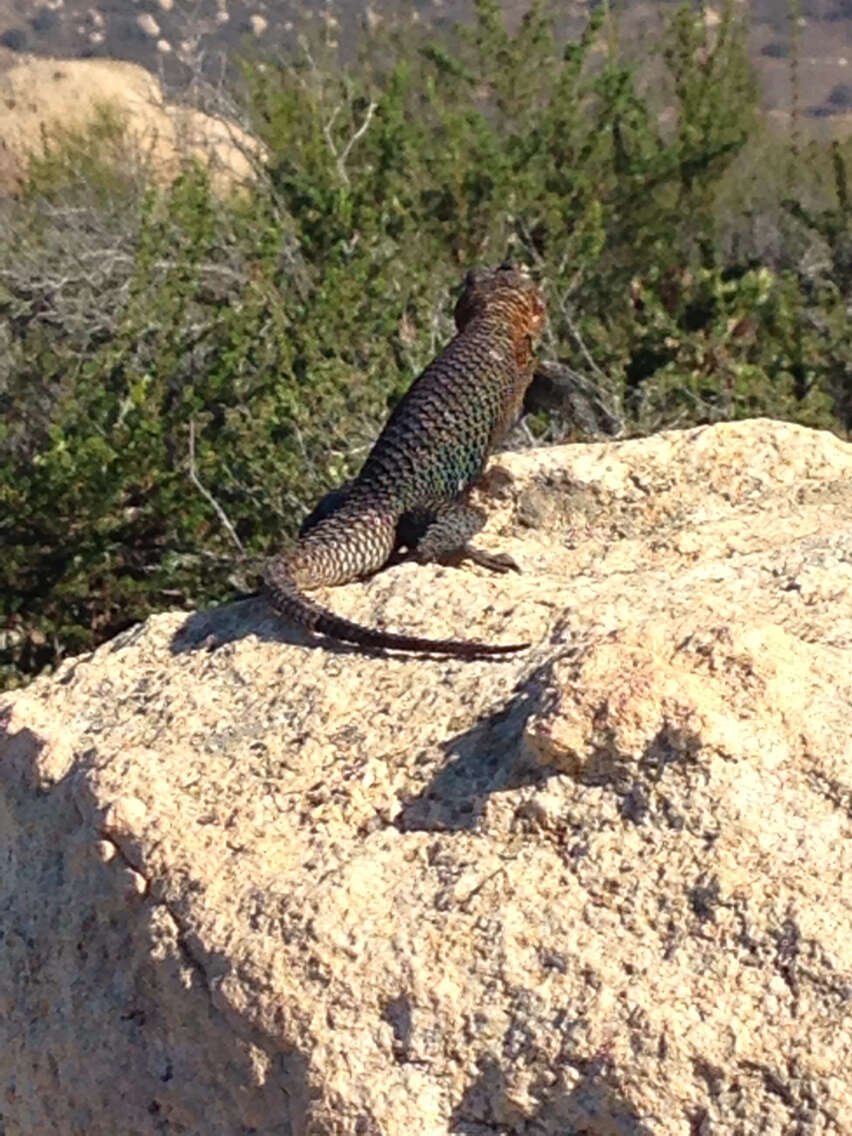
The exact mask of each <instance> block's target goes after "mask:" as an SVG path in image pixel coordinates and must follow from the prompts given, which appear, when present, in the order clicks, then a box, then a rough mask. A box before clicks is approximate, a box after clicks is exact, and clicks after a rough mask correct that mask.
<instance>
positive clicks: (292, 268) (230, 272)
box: [0, 0, 852, 683]
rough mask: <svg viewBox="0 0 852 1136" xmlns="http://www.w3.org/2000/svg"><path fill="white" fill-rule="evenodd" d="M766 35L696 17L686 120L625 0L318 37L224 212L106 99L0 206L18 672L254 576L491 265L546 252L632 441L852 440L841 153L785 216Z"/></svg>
mask: <svg viewBox="0 0 852 1136" xmlns="http://www.w3.org/2000/svg"><path fill="white" fill-rule="evenodd" d="M745 38H746V37H745V35H744V33H743V30H742V28H741V27H740V25H739V24H738V20H737V17H736V16H735V14H734V12H733V10H732V9H730V8H729V9H728V10H727V12H726V13H725V16H724V18H723V20H722V23H721V24H720V25H719V26H718V27H717V28H715V29H713V30H712V32H711V31H708V29H707V28H706V26H705V24H704V23H703V22H702V21H701V19H700V18H699V14H697V13H696V12H695V11H694V9H692V8H685V9H683V10H680V11H678V12H676V13H675V14H674V15H673V17H672V19H671V21H670V24H669V29H668V32H667V37H666V41H665V50H664V58H665V62H666V67H667V71H666V77H665V84H666V86H665V91H664V92H663V97H664V100H665V103H666V113H665V114H663V115H660V114H659V113H658V110H657V109H655V108H656V107H657V106H658V103H659V98H660V92H659V91H657V92H654V91H648V90H646V89H645V88H644V87H643V83H642V81H641V79H640V69H639V68H638V65H637V64H636V63H631V62H627V61H626V60H625V58H624V57H623V56H622V55H620V54H619V52H618V51H617V50H616V45H615V44H614V36H613V29H612V26H606V25H605V22H604V9H603V8H598V9H596V10H595V12H593V14H592V15H591V17H590V20H589V23H588V25H587V27H586V29H585V31H584V32H583V34H582V35H581V36H580V37H579V38H578V39H577V40H576V41H573V42H570V43H562V42H560V41H559V39H558V37H557V36H556V34H555V32H554V29H553V25H552V22H551V19H550V18H549V15H548V14H547V12H546V11H545V10H544V8H543V7H541V6H534V7H533V8H531V10H530V11H529V13H528V14H527V16H526V17H525V18H524V20H523V21H522V22H521V24H520V26H519V27H518V29H517V30H516V31H514V32H510V31H508V30H507V28H506V26H505V25H504V23H503V20H502V17H501V15H500V5H499V4H498V2H497V0H477V3H476V19H475V21H474V23H473V24H472V25H471V26H470V27H468V28H464V29H459V30H457V31H456V32H454V33H447V34H446V35H444V36H443V37H435V36H432V37H426V36H423V35H416V34H415V32H413V31H412V30H411V29H409V30H406V31H400V30H399V29H395V30H394V29H392V30H390V31H385V32H383V33H382V34H381V35H373V36H372V37H371V38H370V39H369V40H368V41H367V42H365V45H364V51H363V53H362V56H361V58H359V60H358V61H357V62H356V63H354V64H353V65H352V66H350V67H348V68H342V67H341V65H340V63H339V61H338V60H337V59H336V57H334V56H333V54H332V53H331V52H330V50H329V49H328V47H327V45H323V44H322V43H320V42H308V41H307V40H303V41H302V43H301V46H300V51H299V55H298V57H297V58H296V59H294V60H292V61H290V62H288V63H286V64H271V63H268V62H267V63H263V62H251V63H248V62H247V63H245V64H244V66H243V70H242V79H241V82H240V86H239V91H238V92H237V95H238V97H239V99H240V101H241V105H242V108H243V114H244V116H245V118H246V120H247V122H248V123H249V124H250V125H251V127H252V129H253V130H254V132H255V134H256V135H258V136H259V137H260V138H261V139H262V141H263V142H264V144H265V146H266V147H267V150H268V154H269V160H268V162H267V165H266V168H265V171H263V172H262V173H261V174H260V175H259V178H258V182H257V184H256V185H255V186H254V187H253V188H251V189H250V190H248V191H247V192H246V193H245V194H243V195H241V196H236V197H234V198H231V199H229V200H222V199H218V198H217V197H216V196H215V195H214V193H213V192H212V190H211V185H210V181H209V178H208V176H207V174H206V173H205V171H204V170H203V169H202V168H201V167H200V166H198V165H196V164H192V163H188V164H187V166H186V168H185V170H184V172H183V174H182V175H181V176H180V177H179V178H178V179H177V181H175V182H174V183H173V184H172V185H171V186H170V187H168V188H167V189H158V188H157V187H156V186H155V185H154V183H153V181H152V180H151V179H150V178H149V177H148V176H146V171H145V168H144V164H141V165H140V163H139V161H138V160H137V159H135V158H134V157H133V155H132V154H130V153H129V152H128V151H127V149H126V137H125V131H124V130H123V127H122V124H121V123H119V122H117V121H116V120H115V119H114V118H112V117H111V116H110V114H109V113H107V112H104V113H103V114H102V115H101V116H100V117H99V118H98V119H97V120H96V122H95V123H94V124H93V126H92V127H91V128H90V130H89V131H86V132H83V133H77V134H72V133H67V132H66V133H65V134H63V135H62V136H61V137H57V138H55V139H53V141H52V144H51V145H50V146H49V147H48V149H47V151H46V154H45V156H44V157H43V158H41V159H39V160H38V161H35V162H34V163H33V165H32V167H31V170H30V177H29V181H28V183H27V185H26V186H25V187H24V190H23V192H22V193H21V194H20V195H19V197H18V198H17V199H16V200H15V201H11V200H9V201H6V202H5V203H3V204H2V205H0V209H2V210H3V211H4V215H3V216H2V217H0V222H2V224H0V232H2V233H3V234H4V236H2V237H0V409H2V411H3V415H2V421H3V424H2V425H0V534H2V540H3V546H4V552H5V556H4V558H3V564H2V567H0V594H1V595H2V602H3V613H4V616H3V618H4V625H5V632H0V636H3V637H2V638H0V667H4V668H5V681H6V682H7V683H14V682H17V681H21V680H22V679H23V678H24V677H26V676H29V675H31V674H33V673H35V672H36V671H38V670H39V669H40V668H41V667H43V666H45V665H48V664H51V663H53V662H55V661H56V660H57V659H58V658H61V657H62V656H63V655H65V654H68V653H69V652H73V651H78V650H80V649H83V648H85V647H87V646H89V645H91V644H93V643H97V642H100V641H103V640H104V639H106V638H108V637H109V636H111V635H113V634H114V633H115V632H116V631H118V630H120V629H121V628H122V627H124V626H127V625H128V624H130V623H132V622H135V621H137V620H139V619H141V618H143V617H144V616H145V615H146V614H148V613H149V612H151V611H154V610H157V609H160V608H163V607H166V606H175V605H187V606H190V605H192V606H195V605H198V604H201V603H204V602H207V601H210V600H212V599H214V598H222V597H223V596H225V595H226V594H227V593H228V592H229V591H231V590H232V589H233V588H235V587H246V586H249V587H250V586H252V582H253V578H254V577H253V572H254V567H255V564H256V561H257V559H258V558H259V557H261V556H262V555H263V554H265V553H266V552H268V551H269V550H270V549H272V548H274V547H277V546H279V545H280V543H281V542H282V541H283V540H284V539H285V538H286V537H288V536H289V535H291V534H292V533H293V531H294V529H295V527H296V525H297V523H298V520H299V518H300V514H301V513H303V512H304V511H306V510H307V508H309V507H310V505H311V504H312V503H313V501H314V500H315V499H316V497H317V496H318V495H319V494H320V493H321V492H322V491H323V490H324V489H326V488H328V487H329V486H330V485H333V484H335V483H337V482H339V481H340V480H341V479H343V478H344V477H346V476H347V475H348V473H350V472H351V471H352V469H353V467H355V466H357V463H358V461H359V459H360V458H361V457H363V454H364V452H365V450H366V447H367V446H368V445H369V442H370V439H371V438H372V437H373V436H374V435H375V432H376V430H377V429H378V427H379V426H380V424H381V421H382V419H383V417H384V416H385V415H386V413H387V410H388V408H389V407H390V406H391V405H392V404H393V403H394V401H395V400H396V399H397V398H398V397H399V395H400V394H401V392H402V391H403V390H404V389H405V388H406V386H407V385H408V384H409V383H410V381H411V379H412V378H413V377H414V375H416V374H417V372H418V371H419V370H420V369H421V368H422V366H423V365H424V364H425V363H426V362H427V361H428V359H429V358H430V357H431V356H432V355H433V354H434V353H435V351H436V349H437V348H438V346H439V345H440V344H441V343H442V342H444V341H445V340H446V339H447V338H448V337H449V335H450V334H451V320H450V312H451V305H452V296H453V289H454V287H455V286H456V285H457V283H458V281H459V279H460V277H461V274H462V270H463V269H464V268H466V267H467V266H468V265H470V264H471V263H475V262H491V263H493V262H496V261H499V260H501V259H502V258H503V257H504V256H505V255H506V254H507V253H509V254H511V255H513V256H515V257H517V258H519V259H522V260H525V261H527V262H528V263H530V264H531V266H532V267H533V269H534V270H535V271H536V272H537V273H538V275H539V277H540V278H541V280H542V283H543V285H544V287H545V289H546V291H547V294H548V298H549V304H550V312H551V322H550V327H549V329H548V332H547V335H546V339H545V343H544V346H543V352H544V354H545V355H547V356H548V357H550V358H558V359H561V360H563V361H565V362H567V363H570V365H571V366H572V367H573V368H575V370H576V371H577V372H579V373H580V375H581V377H583V378H584V379H585V380H588V381H589V382H590V383H591V384H593V385H594V387H595V388H596V389H597V390H598V392H599V394H600V397H601V399H602V400H603V402H604V403H606V405H607V406H608V407H609V410H610V411H611V412H612V414H613V416H614V417H617V418H620V419H621V420H622V421H623V422H624V423H625V428H626V429H627V430H628V431H630V432H634V433H637V432H643V431H649V430H656V429H660V428H662V427H665V426H674V425H677V426H680V425H688V424H694V423H700V422H710V421H718V420H722V419H726V418H737V417H743V416H747V415H753V414H768V415H776V416H781V417H785V418H790V419H792V420H795V421H800V422H804V423H807V424H810V425H816V426H824V427H829V428H834V429H841V428H843V427H844V426H845V428H847V429H848V428H849V427H850V424H852V396H850V386H852V376H850V371H849V366H850V364H849V360H850V358H852V343H850V333H849V330H848V326H847V324H848V319H847V312H848V309H849V306H850V304H852V296H850V275H851V274H850V272H849V263H850V259H849V247H850V219H849V190H848V182H847V180H846V168H847V165H846V163H848V160H849V159H848V154H847V153H845V152H844V151H843V150H842V148H841V147H837V148H836V150H835V152H834V155H833V158H831V160H828V159H826V160H823V158H824V157H825V156H824V155H822V156H815V158H814V160H813V161H812V162H811V163H809V165H808V170H809V171H810V173H809V176H810V178H811V181H810V183H809V184H808V186H807V187H805V188H806V192H805V191H804V190H803V193H802V195H801V199H797V203H792V202H791V201H789V200H786V201H785V199H784V197H785V194H789V192H790V187H789V185H787V184H786V182H787V179H785V178H782V177H781V176H780V174H779V171H780V170H786V168H787V161H788V157H787V154H786V153H784V152H781V153H777V154H776V159H777V161H775V164H774V165H773V163H772V162H767V161H765V160H764V157H763V155H765V153H766V152H767V147H768V149H769V150H771V149H772V146H771V145H770V144H768V143H767V141H766V137H765V132H764V131H763V128H762V126H761V123H760V119H759V115H758V114H757V113H756V109H755V108H756V92H755V88H754V83H753V79H752V76H751V72H750V69H749V66H748V63H747V60H746V57H745V55H744V47H743V46H742V45H743V44H744V42H745ZM755 154H760V155H761V157H759V158H754V157H752V158H751V159H750V157H749V155H755ZM817 159H819V160H817ZM749 163H750V164H749ZM821 163H822V164H821ZM825 171H828V172H825ZM841 175H842V176H841ZM782 185H785V188H784V190H783V191H782V189H781V188H780V187H781V186H782ZM766 218H770V219H771V225H770V228H771V230H772V233H771V239H768V238H767V237H766V235H765V233H764V234H763V235H762V236H761V235H760V234H761V232H763V230H761V227H760V224H759V222H760V221H761V219H764V220H765V219H766ZM756 234H757V235H756ZM529 426H530V428H531V429H532V431H533V432H534V434H535V435H536V436H537V437H538V439H539V440H544V441H547V440H552V439H553V438H555V437H558V436H561V434H562V432H563V431H564V429H565V415H561V416H560V414H559V413H558V410H554V411H551V412H548V413H545V412H540V413H538V414H536V415H535V416H533V417H531V419H530V420H529Z"/></svg>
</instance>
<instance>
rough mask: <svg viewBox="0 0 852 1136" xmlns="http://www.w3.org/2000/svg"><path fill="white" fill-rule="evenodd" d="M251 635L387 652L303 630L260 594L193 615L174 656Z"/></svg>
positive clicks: (175, 640) (344, 651)
mask: <svg viewBox="0 0 852 1136" xmlns="http://www.w3.org/2000/svg"><path fill="white" fill-rule="evenodd" d="M247 635H256V636H257V638H258V639H262V640H264V641H266V642H270V643H287V644H289V645H290V646H294V647H307V648H310V649H316V648H321V649H322V650H324V651H329V652H331V653H333V654H337V655H371V656H375V657H377V658H380V657H383V656H384V654H385V652H383V651H374V650H369V649H368V648H365V647H359V646H356V645H355V644H352V643H345V642H343V641H338V640H335V639H328V638H324V637H323V636H321V635H312V634H311V633H310V632H308V631H303V630H302V629H301V628H300V627H297V626H296V625H295V624H292V623H288V622H287V621H286V620H284V619H282V618H280V616H276V615H274V614H273V613H272V612H270V609H269V606H268V605H267V603H266V601H265V600H264V599H263V597H262V596H261V595H259V594H251V595H247V596H244V597H242V598H240V599H237V600H232V601H230V602H229V603H225V604H222V605H221V606H219V607H210V608H205V609H204V610H201V611H194V612H191V613H190V614H189V615H187V617H186V619H185V620H184V622H183V623H182V624H181V625H180V627H179V628H178V629H177V631H176V632H175V633H174V635H173V636H172V642H171V650H172V654H173V655H182V654H185V653H186V652H189V651H216V650H218V649H219V648H220V647H224V646H225V644H226V643H233V642H235V641H236V640H238V639H245V638H246V636H247ZM122 643H123V640H122Z"/></svg>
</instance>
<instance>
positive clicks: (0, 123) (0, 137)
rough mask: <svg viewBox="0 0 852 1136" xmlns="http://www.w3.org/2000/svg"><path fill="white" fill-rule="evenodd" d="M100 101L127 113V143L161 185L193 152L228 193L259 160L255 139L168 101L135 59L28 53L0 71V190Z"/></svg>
mask: <svg viewBox="0 0 852 1136" xmlns="http://www.w3.org/2000/svg"><path fill="white" fill-rule="evenodd" d="M148 18H149V19H150V18H151V17H148ZM104 106H106V107H109V108H111V109H112V110H113V111H114V112H115V113H117V114H119V115H121V116H123V117H124V118H125V119H126V122H127V140H128V142H129V143H130V145H131V146H132V148H133V149H134V150H136V151H137V153H138V154H139V156H140V158H141V159H143V160H144V161H145V162H147V163H150V167H151V170H152V171H153V173H154V176H155V177H156V178H157V179H158V180H159V181H160V182H162V183H163V184H167V183H168V182H170V181H172V180H173V179H174V178H175V177H176V176H177V174H178V173H179V172H180V169H181V164H182V162H184V161H185V160H186V158H187V157H188V156H191V157H196V158H199V159H200V160H201V161H204V162H207V163H209V165H210V169H211V173H212V178H213V185H214V186H215V187H216V189H217V190H218V191H219V192H221V193H226V192H230V191H232V190H234V189H235V188H239V187H240V186H243V185H245V184H246V182H247V181H249V180H251V179H252V177H253V176H254V170H255V168H256V163H257V162H259V161H260V160H261V157H262V147H261V146H260V143H259V142H258V141H257V140H256V139H254V138H252V137H251V136H250V135H248V134H246V132H245V131H244V130H242V129H241V128H240V127H239V126H237V124H236V123H235V122H231V121H230V120H229V119H225V118H214V117H212V116H211V115H207V114H202V113H201V111H198V110H193V109H192V108H190V107H183V106H180V105H178V104H175V103H168V102H166V101H165V99H164V96H163V92H162V89H161V87H160V84H159V82H158V81H157V79H156V78H155V77H154V76H153V75H151V74H150V73H149V72H148V71H146V70H144V68H142V67H139V66H138V65H137V64H135V63H119V62H117V61H116V60H112V59H28V60H26V61H24V62H23V63H19V64H17V65H16V66H15V67H12V68H11V69H10V70H9V71H7V72H5V73H4V74H0V191H3V190H8V189H12V188H14V186H15V184H16V182H17V180H18V179H19V178H20V175H21V172H22V169H23V166H24V165H25V163H26V157H27V155H29V154H31V153H39V152H41V151H42V150H43V146H44V138H45V135H46V136H47V137H48V138H50V137H51V135H52V134H53V133H55V131H56V129H57V128H60V129H62V130H69V129H81V128H83V127H85V126H86V125H88V123H89V122H91V121H92V119H93V118H94V117H95V114H96V113H97V111H98V109H99V108H100V107H104Z"/></svg>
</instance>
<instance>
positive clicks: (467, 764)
mask: <svg viewBox="0 0 852 1136" xmlns="http://www.w3.org/2000/svg"><path fill="white" fill-rule="evenodd" d="M553 661H554V660H553V658H552V657H550V658H548V659H547V661H546V662H545V663H542V664H541V665H539V666H537V667H536V668H535V669H534V670H533V671H532V672H531V673H529V674H527V675H526V676H525V677H524V678H522V679H521V681H520V682H519V683H518V684H517V686H516V687H515V688H514V690H513V691H512V694H511V696H510V697H509V698H508V699H507V700H506V701H505V702H503V703H501V704H500V705H498V706H497V707H495V708H494V709H492V710H491V711H490V712H489V713H488V714H487V715H485V716H483V717H480V718H479V719H478V720H477V721H476V722H475V723H474V725H473V726H471V728H470V729H468V730H465V731H464V732H463V733H461V734H456V735H455V737H452V738H449V739H448V740H447V741H446V742H444V743H443V745H442V747H441V748H442V749H443V751H444V753H445V754H446V756H447V757H448V758H449V761H448V762H447V764H445V765H444V766H442V768H441V769H440V770H439V771H438V773H437V774H436V775H435V777H434V778H433V779H432V781H431V782H430V783H429V785H427V786H426V788H425V789H424V790H423V791H422V792H421V793H420V794H418V796H416V797H413V798H411V799H410V800H409V801H407V802H406V803H405V805H404V806H403V808H402V811H401V812H400V814H399V817H398V818H397V822H396V823H397V827H398V828H399V829H400V830H401V831H403V832H414V831H426V832H436V831H453V830H469V829H473V828H475V827H476V824H477V822H478V820H479V817H480V815H481V813H482V810H483V807H484V805H485V802H486V801H487V799H488V797H489V796H490V795H491V794H492V793H498V792H502V791H504V790H507V789H517V788H520V787H521V786H522V785H537V784H541V783H542V782H544V781H546V780H547V779H548V777H550V776H552V775H553V773H554V772H555V771H554V770H547V769H543V768H542V767H541V766H539V765H536V764H535V763H534V762H533V761H532V760H531V759H530V758H528V757H525V756H524V755H523V753H522V752H521V749H522V747H521V739H522V738H523V733H524V729H525V727H526V724H527V721H528V720H529V718H530V716H531V715H532V714H536V713H538V712H539V711H540V710H542V709H543V707H544V702H545V699H546V698H547V697H548V696H549V695H548V690H549V686H548V682H547V680H548V677H549V675H550V672H551V669H552V666H553Z"/></svg>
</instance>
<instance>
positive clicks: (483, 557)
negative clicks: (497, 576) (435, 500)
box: [414, 502, 520, 572]
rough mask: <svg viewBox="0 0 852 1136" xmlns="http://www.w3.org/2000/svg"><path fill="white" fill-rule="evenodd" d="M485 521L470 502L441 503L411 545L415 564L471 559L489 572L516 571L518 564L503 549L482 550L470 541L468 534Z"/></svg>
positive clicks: (470, 535)
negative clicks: (415, 544)
mask: <svg viewBox="0 0 852 1136" xmlns="http://www.w3.org/2000/svg"><path fill="white" fill-rule="evenodd" d="M484 524H485V515H484V514H483V513H482V512H481V511H480V510H479V509H475V508H474V507H473V506H472V505H466V504H461V503H459V502H454V503H453V504H452V505H446V506H444V507H443V508H442V509H441V510H440V511H439V512H438V513H437V515H436V517H435V520H434V521H432V523H431V524H430V525H429V527H428V528H427V529H426V531H425V533H424V534H423V536H422V537H421V539H420V540H419V541H418V542H417V547H416V548H415V549H414V559H415V560H416V561H417V562H418V563H419V564H428V563H429V562H430V561H439V562H441V563H444V564H458V563H460V562H461V561H462V560H472V561H473V562H474V564H479V565H481V567H483V568H488V569H489V571H491V572H510V571H511V572H520V568H519V567H518V565H517V564H516V563H515V561H514V560H513V559H512V557H511V556H509V555H508V554H507V553H505V552H486V551H485V550H484V549H482V548H477V547H476V545H474V544H471V542H470V541H471V537H473V536H475V535H476V533H478V532H479V530H480V529H481V528H482V526H483V525H484Z"/></svg>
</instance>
